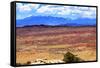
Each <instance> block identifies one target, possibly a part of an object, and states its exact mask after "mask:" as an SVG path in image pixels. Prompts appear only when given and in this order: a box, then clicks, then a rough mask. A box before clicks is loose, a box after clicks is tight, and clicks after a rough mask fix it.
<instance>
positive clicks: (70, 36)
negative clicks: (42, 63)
mask: <svg viewBox="0 0 100 68" xmlns="http://www.w3.org/2000/svg"><path fill="white" fill-rule="evenodd" d="M16 32H17V37H16V41H17V43H16V44H17V45H16V50H17V51H16V63H21V64H25V63H27V62H29V61H30V62H32V63H35V62H36V60H38V59H45V60H47V61H49V60H52V61H53V60H62V59H63V58H64V54H65V53H66V52H71V53H73V54H74V55H76V56H78V57H80V58H81V59H83V60H84V61H95V60H96V27H42V26H40V27H35V26H33V27H18V28H17V30H16Z"/></svg>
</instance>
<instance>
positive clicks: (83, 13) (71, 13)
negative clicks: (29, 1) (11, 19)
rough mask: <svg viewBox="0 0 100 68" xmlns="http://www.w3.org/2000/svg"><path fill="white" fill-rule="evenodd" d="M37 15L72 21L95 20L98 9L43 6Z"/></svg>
mask: <svg viewBox="0 0 100 68" xmlns="http://www.w3.org/2000/svg"><path fill="white" fill-rule="evenodd" d="M37 13H41V14H42V15H43V14H49V15H54V14H55V16H61V17H63V16H64V17H66V18H71V19H77V18H79V17H82V18H95V17H96V8H93V7H77V6H74V7H73V6H58V7H57V6H56V7H55V6H52V5H47V6H42V7H41V8H39V9H37Z"/></svg>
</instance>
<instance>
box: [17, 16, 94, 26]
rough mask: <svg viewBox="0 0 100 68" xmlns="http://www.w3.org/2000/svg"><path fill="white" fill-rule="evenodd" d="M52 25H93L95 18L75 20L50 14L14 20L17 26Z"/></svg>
mask: <svg viewBox="0 0 100 68" xmlns="http://www.w3.org/2000/svg"><path fill="white" fill-rule="evenodd" d="M41 24H43V25H52V26H56V25H59V26H95V25H96V19H89V18H80V19H76V20H71V19H65V18H61V17H52V16H31V17H27V18H24V19H20V20H16V25H17V27H22V26H27V25H41Z"/></svg>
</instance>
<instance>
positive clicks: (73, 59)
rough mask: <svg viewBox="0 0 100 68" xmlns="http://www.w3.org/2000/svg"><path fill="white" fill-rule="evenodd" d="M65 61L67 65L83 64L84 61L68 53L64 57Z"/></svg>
mask: <svg viewBox="0 0 100 68" xmlns="http://www.w3.org/2000/svg"><path fill="white" fill-rule="evenodd" d="M63 61H64V62H65V63H74V62H81V61H82V60H81V59H80V58H79V57H76V56H75V55H73V54H72V53H70V52H67V53H66V54H65V55H64V59H63Z"/></svg>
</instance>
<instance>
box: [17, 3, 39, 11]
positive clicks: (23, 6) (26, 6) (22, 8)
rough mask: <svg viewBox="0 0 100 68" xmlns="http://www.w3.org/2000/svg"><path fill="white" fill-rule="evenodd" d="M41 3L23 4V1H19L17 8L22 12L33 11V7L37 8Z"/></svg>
mask: <svg viewBox="0 0 100 68" xmlns="http://www.w3.org/2000/svg"><path fill="white" fill-rule="evenodd" d="M38 6H39V5H37V4H22V3H17V9H18V10H19V11H20V12H24V11H31V10H32V9H37V8H38Z"/></svg>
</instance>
